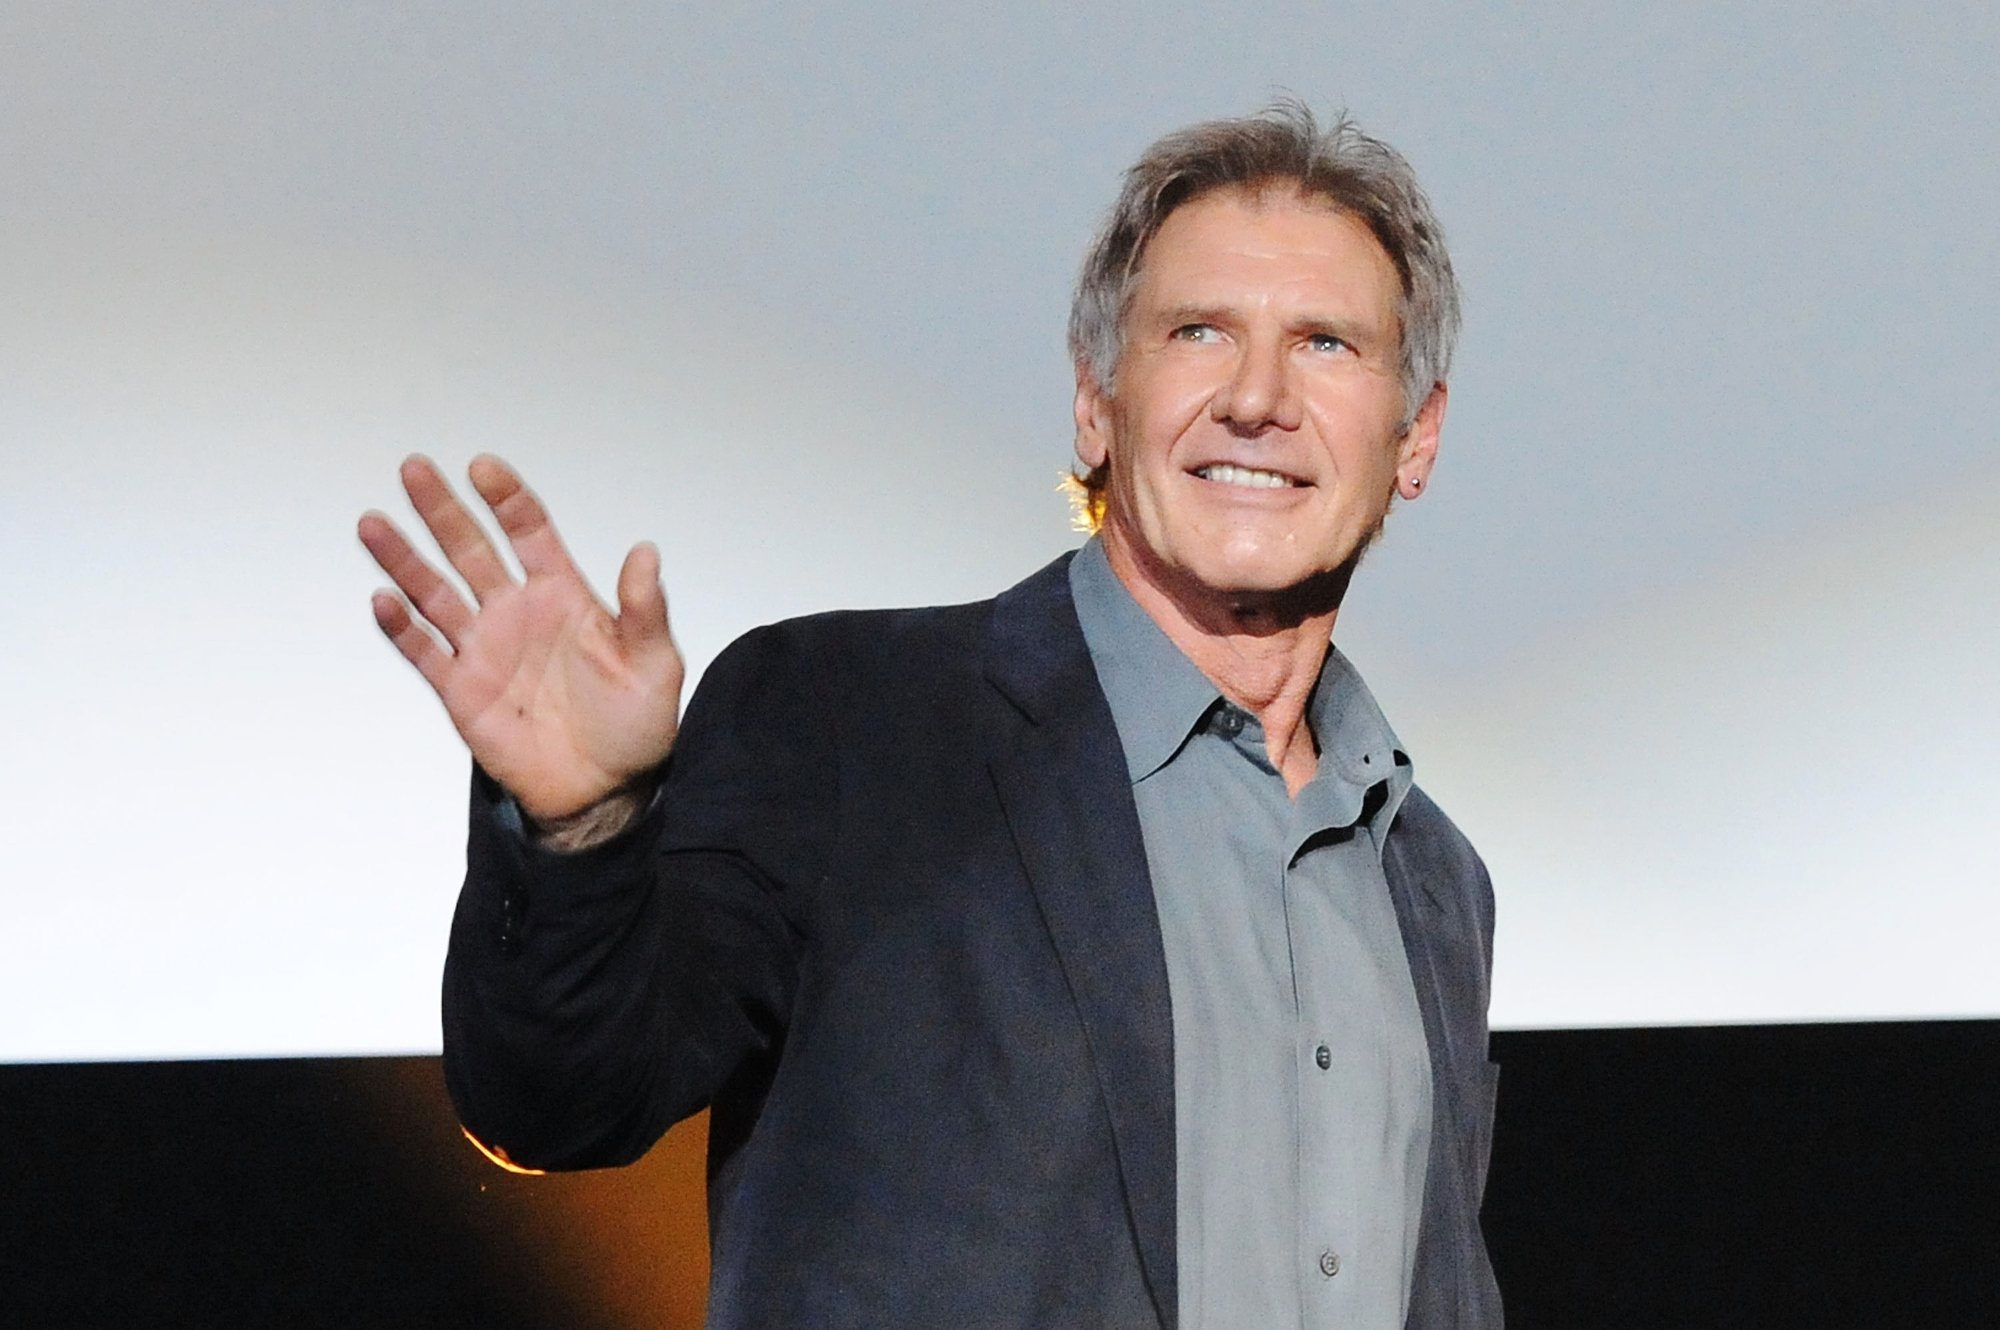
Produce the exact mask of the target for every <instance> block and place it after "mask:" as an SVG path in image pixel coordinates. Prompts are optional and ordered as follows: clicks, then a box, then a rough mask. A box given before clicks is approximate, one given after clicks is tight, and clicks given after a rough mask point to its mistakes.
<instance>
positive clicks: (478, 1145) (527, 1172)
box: [459, 1124, 548, 1178]
mask: <svg viewBox="0 0 2000 1330" xmlns="http://www.w3.org/2000/svg"><path fill="white" fill-rule="evenodd" d="M459 1131H460V1132H461V1133H463V1134H464V1136H465V1139H466V1140H468V1141H471V1142H472V1148H473V1149H475V1150H477V1151H479V1153H481V1154H483V1155H485V1156H486V1158H487V1160H488V1161H489V1162H490V1163H494V1164H497V1165H499V1166H500V1167H501V1168H504V1169H506V1170H507V1171H508V1172H509V1173H519V1174H520V1175H521V1176H522V1177H528V1178H540V1177H547V1176H548V1170H547V1169H545V1168H522V1167H521V1166H520V1165H519V1164H517V1163H515V1162H514V1161H513V1160H511V1159H509V1158H508V1157H507V1152H506V1151H505V1150H502V1149H501V1148H500V1147H499V1146H497V1145H488V1144H487V1143H486V1142H484V1141H482V1140H480V1139H479V1138H478V1137H477V1136H474V1135H473V1134H472V1132H471V1131H469V1130H468V1129H467V1128H466V1127H465V1126H464V1125H463V1124H460V1126H459Z"/></svg>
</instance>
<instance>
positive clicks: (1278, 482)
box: [1195, 462, 1297, 490]
mask: <svg viewBox="0 0 2000 1330" xmlns="http://www.w3.org/2000/svg"><path fill="white" fill-rule="evenodd" d="M1195 474H1196V475H1197V476H1200V477H1201V478H1202V479H1203V480H1213V481H1217V482H1219V483H1221V484H1224V485H1245V486H1248V487H1249V488H1251V489H1265V490H1281V489H1285V488H1287V487H1288V486H1291V485H1293V484H1296V483H1297V482H1296V481H1293V480H1291V479H1290V478H1289V477H1286V476H1281V475H1279V474H1278V473H1277V472H1275V471H1253V470H1251V469H1250V468H1249V467H1247V466H1231V465H1230V464H1229V463H1227V462H1218V463H1216V464H1215V465H1214V466H1205V467H1202V468H1201V469H1200V470H1198V471H1196V472H1195Z"/></svg>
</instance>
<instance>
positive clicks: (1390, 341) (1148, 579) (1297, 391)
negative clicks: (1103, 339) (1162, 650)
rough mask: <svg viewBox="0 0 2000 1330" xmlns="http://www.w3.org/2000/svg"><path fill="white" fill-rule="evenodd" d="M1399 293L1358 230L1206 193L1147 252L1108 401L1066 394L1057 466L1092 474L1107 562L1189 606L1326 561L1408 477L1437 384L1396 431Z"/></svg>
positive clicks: (1353, 544) (1383, 258)
mask: <svg viewBox="0 0 2000 1330" xmlns="http://www.w3.org/2000/svg"><path fill="white" fill-rule="evenodd" d="M1400 291H1401V287H1400V285H1399V283H1398V280H1397V276H1396V269H1395V265H1394V264H1393V263H1392V262H1391V261H1390V259H1389V256H1388V254H1387V253H1385V252H1384V251H1383V249H1382V246H1381V244H1380V243H1379V242H1378V241H1377V240H1376V239H1375V237H1374V235H1373V234H1372V233H1371V232H1370V231H1369V230H1368V227H1367V226H1366V224H1365V223H1363V222H1361V221H1359V220H1357V219H1355V218H1353V217H1351V216H1348V215H1347V214H1344V213H1340V212H1336V211H1334V210H1333V209H1332V208H1331V207H1330V206H1328V205H1325V204H1323V203H1320V202H1318V201H1316V200H1310V199H1306V198H1303V197H1301V196H1300V195H1299V194H1298V193H1297V192H1296V191H1295V190H1291V189H1287V188H1276V189H1272V190H1270V191H1266V192H1264V193H1262V194H1251V193H1247V192H1245V191H1242V190H1235V189H1232V190H1222V191H1217V192H1215V193H1211V194H1207V195H1204V196H1202V197H1201V198H1199V199H1196V200H1195V201H1193V202H1191V203H1188V204H1184V205H1183V206H1181V207H1180V208H1178V209H1176V210H1175V211H1174V212H1173V213H1172V214H1171V215H1169V216H1168V218H1167V220H1166V221H1165V222H1164V223H1162V224H1161V226H1160V229H1159V231H1158V232H1157V233H1155V235H1154V236H1153V240H1152V243H1151V244H1150V245H1148V246H1147V248H1146V252H1145V256H1144V259H1143V266H1142V268H1141V271H1140V276H1139V280H1138V286H1137V289H1136V291H1135V292H1134V295H1133V301H1132V305H1131V308H1130V310H1129V312H1128V313H1127V315H1126V320H1125V347H1124V352H1123V355H1122V358H1121V359H1120V361H1119V364H1118V373H1117V379H1116V393H1115V396H1110V397H1107V396H1106V395H1105V394H1104V393H1102V392H1101V391H1099V390H1098V388H1097V387H1096V385H1095V384H1094V383H1093V382H1092V381H1091V379H1090V376H1089V375H1088V374H1080V375H1079V382H1078V387H1077V399H1076V419H1077V454H1078V456H1079V457H1080V458H1081V459H1082V460H1083V462H1084V464H1085V465H1087V466H1097V465H1099V464H1101V463H1103V462H1105V461H1107V460H1108V461H1109V462H1110V465H1111V477H1110V487H1109V490H1108V491H1107V494H1106V506H1105V520H1104V528H1103V532H1104V541H1105V544H1106V549H1107V553H1109V554H1110V555H1111V557H1112V560H1113V564H1114V566H1115V567H1119V568H1120V569H1121V571H1122V572H1124V573H1125V574H1126V575H1127V576H1128V578H1129V577H1130V576H1132V575H1135V574H1136V576H1137V577H1138V578H1139V579H1140V580H1141V581H1142V582H1144V583H1147V584H1150V585H1151V586H1153V587H1155V588H1157V589H1158V590H1160V591H1163V592H1165V593H1167V594H1168V595H1170V596H1172V597H1173V598H1174V599H1176V600H1179V601H1182V602H1183V603H1184V604H1186V603H1187V602H1188V600H1189V598H1192V599H1193V600H1194V601H1196V602H1199V603H1205V604H1209V605H1216V604H1218V603H1219V604H1223V605H1227V604H1234V603H1241V602H1244V601H1246V600H1254V599H1257V598H1258V597H1259V596H1260V595H1261V594H1263V593H1271V592H1282V591H1286V590H1289V589H1292V588H1295V587H1299V586H1301V585H1302V584H1304V583H1306V582H1308V581H1309V580H1311V579H1313V578H1315V577H1317V576H1319V575H1321V574H1326V573H1331V572H1333V571H1334V570H1336V569H1338V568H1339V567H1341V565H1343V564H1345V563H1346V562H1347V561H1348V559H1349V558H1351V557H1352V556H1353V555H1354V553H1355V552H1356V551H1357V550H1358V549H1359V548H1360V547H1361V546H1362V545H1363V544H1364V543H1365V542H1366V541H1367V540H1368V539H1369V538H1370V537H1371V536H1372V535H1373V534H1374V532H1375V531H1376V529H1377V528H1378V527H1379V526H1380V524H1381V521H1382V517H1383V514H1384V513H1385V512H1386V511H1387V509H1388V505H1389V499H1390V495H1391V493H1392V492H1393V491H1394V489H1395V488H1396V487H1397V485H1398V484H1399V483H1400V484H1401V485H1402V486H1403V487H1404V492H1405V493H1414V490H1415V487H1416V486H1417V485H1420V484H1421V483H1422V482H1423V480H1424V479H1425V478H1426V477H1427V476H1428V474H1429V469H1430V464H1431V460H1432V458H1433V457H1434V456H1435V453H1436V449H1437V435H1438V427H1439V425H1440V424H1441V423H1442V421H1443V417H1444V393H1443V390H1442V389H1441V388H1440V389H1439V390H1437V391H1434V392H1433V393H1432V394H1431V396H1430V397H1429V398H1428V399H1427V400H1426V401H1425V402H1424V403H1423V409H1422V410H1421V411H1420V412H1419V413H1418V415H1417V419H1416V421H1415V423H1413V424H1412V425H1411V427H1410V428H1409V429H1408V430H1407V431H1403V430H1401V429H1399V426H1401V424H1402V421H1403V415H1404V409H1405V408H1404V402H1403V394H1402V385H1401V382H1400V380H1399V378H1398V372H1399V367H1400V354H1399V350H1400V341H1399V338H1400V333H1401V330H1400V328H1399V326H1398V316H1397V304H1398V297H1399V295H1400Z"/></svg>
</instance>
